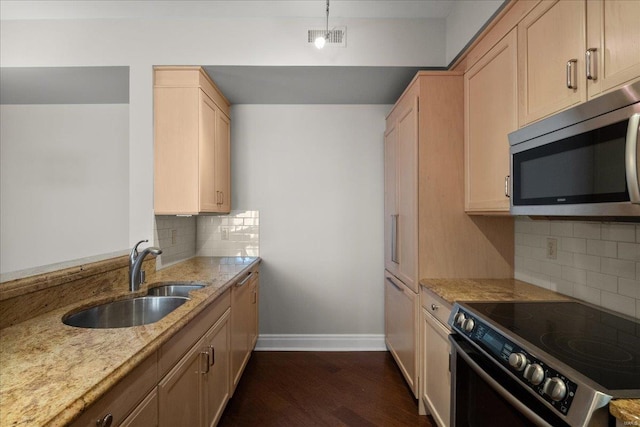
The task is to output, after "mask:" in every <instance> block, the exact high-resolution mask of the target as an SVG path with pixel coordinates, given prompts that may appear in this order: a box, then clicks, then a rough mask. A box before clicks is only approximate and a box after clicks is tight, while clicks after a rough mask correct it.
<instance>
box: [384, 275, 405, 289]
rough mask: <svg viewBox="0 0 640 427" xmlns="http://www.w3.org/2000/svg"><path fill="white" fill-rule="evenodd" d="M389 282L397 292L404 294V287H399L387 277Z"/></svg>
mask: <svg viewBox="0 0 640 427" xmlns="http://www.w3.org/2000/svg"><path fill="white" fill-rule="evenodd" d="M387 281H388V282H389V283H391V284H392V285H393V286H394V287H395V288H396V289H397V290H399V291H400V292H404V290H403V289H402V287H401V286H400V285H398V284H397V283H396V282H395V281H394V280H393V279H391V278H390V277H387Z"/></svg>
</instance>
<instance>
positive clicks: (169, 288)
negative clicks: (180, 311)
mask: <svg viewBox="0 0 640 427" xmlns="http://www.w3.org/2000/svg"><path fill="white" fill-rule="evenodd" d="M202 288H204V285H194V284H191V283H174V284H170V285H162V286H157V287H155V288H151V289H149V291H148V292H147V295H158V296H169V297H173V296H175V297H188V296H189V292H191V291H195V290H196V289H202Z"/></svg>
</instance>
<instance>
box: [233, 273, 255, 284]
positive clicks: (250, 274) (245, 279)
mask: <svg viewBox="0 0 640 427" xmlns="http://www.w3.org/2000/svg"><path fill="white" fill-rule="evenodd" d="M251 276H253V271H251V272H249V274H247V277H245V278H244V280H242V281H241V282H238V283H236V286H237V287H240V286H243V285H244V284H245V283H247V282H248V281H249V279H250V278H251Z"/></svg>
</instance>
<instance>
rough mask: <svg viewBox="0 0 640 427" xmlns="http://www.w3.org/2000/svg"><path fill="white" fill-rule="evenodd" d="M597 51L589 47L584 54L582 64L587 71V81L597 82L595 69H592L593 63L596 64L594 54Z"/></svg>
mask: <svg viewBox="0 0 640 427" xmlns="http://www.w3.org/2000/svg"><path fill="white" fill-rule="evenodd" d="M597 50H598V49H596V48H595V47H590V48H589V49H587V51H586V52H585V53H584V59H585V61H584V63H585V67H586V69H587V80H597V79H598V76H597V75H596V69H595V68H593V66H594V63H595V62H596V56H595V52H596V51H597Z"/></svg>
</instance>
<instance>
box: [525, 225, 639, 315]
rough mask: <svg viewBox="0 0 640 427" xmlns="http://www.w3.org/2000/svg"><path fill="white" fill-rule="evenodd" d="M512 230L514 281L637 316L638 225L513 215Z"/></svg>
mask: <svg viewBox="0 0 640 427" xmlns="http://www.w3.org/2000/svg"><path fill="white" fill-rule="evenodd" d="M515 230H516V235H515V244H516V246H515V277H516V279H519V280H524V281H526V282H529V283H533V284H534V285H537V286H541V287H544V288H548V289H553V290H556V291H558V292H561V293H563V294H566V295H570V296H573V297H575V298H579V299H582V300H585V301H587V302H590V303H592V304H597V305H600V306H603V307H606V308H609V309H611V310H615V311H617V312H619V313H624V314H627V315H631V316H635V317H636V318H640V224H630V223H607V222H592V221H546V220H535V221H534V220H531V219H529V218H525V217H518V218H516V228H515ZM547 238H555V239H558V253H557V256H556V259H549V258H547V248H546V244H547Z"/></svg>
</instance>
